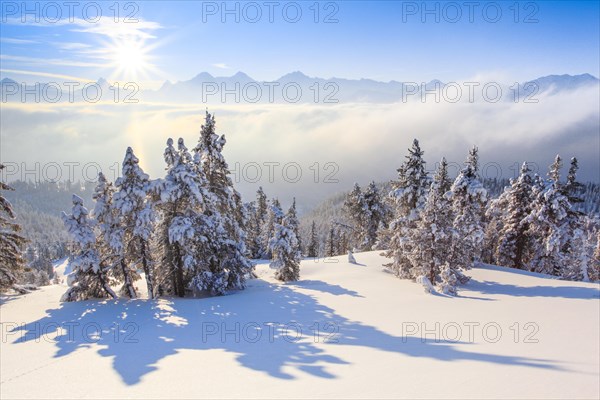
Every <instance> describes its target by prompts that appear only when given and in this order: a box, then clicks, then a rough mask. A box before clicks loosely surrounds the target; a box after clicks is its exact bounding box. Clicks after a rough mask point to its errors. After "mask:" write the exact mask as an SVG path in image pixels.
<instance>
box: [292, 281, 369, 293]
mask: <svg viewBox="0 0 600 400" xmlns="http://www.w3.org/2000/svg"><path fill="white" fill-rule="evenodd" d="M288 286H292V287H299V288H301V289H307V290H316V291H319V292H323V293H329V294H332V295H334V296H342V295H347V296H352V297H363V296H361V295H360V294H358V292H356V291H354V290H350V289H346V288H344V287H342V286H340V285H332V284H329V283H326V282H323V281H319V280H313V279H307V280H301V281H298V282H294V283H291V284H288Z"/></svg>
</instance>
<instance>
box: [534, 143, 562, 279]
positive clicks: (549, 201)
mask: <svg viewBox="0 0 600 400" xmlns="http://www.w3.org/2000/svg"><path fill="white" fill-rule="evenodd" d="M561 168H562V159H561V158H560V156H558V155H557V156H556V158H555V160H554V163H553V164H552V165H551V166H550V171H549V173H548V175H549V177H550V185H549V186H548V187H547V188H546V190H543V191H540V192H539V193H538V194H537V198H536V202H535V204H534V207H533V210H532V212H531V214H530V216H529V217H528V219H527V222H528V223H529V224H530V234H531V235H532V236H533V237H534V238H536V239H537V240H538V241H539V242H540V244H539V245H538V246H537V251H536V252H535V253H534V254H533V257H532V258H531V261H530V266H529V269H530V270H532V271H535V272H541V273H545V274H552V275H556V276H561V275H562V272H563V271H562V270H563V266H564V265H565V262H566V257H565V253H564V246H565V242H566V233H567V232H568V230H569V229H568V225H569V218H568V215H569V210H570V208H571V205H570V203H569V200H568V198H567V196H566V195H565V191H564V187H563V184H562V183H561V182H560V169H561Z"/></svg>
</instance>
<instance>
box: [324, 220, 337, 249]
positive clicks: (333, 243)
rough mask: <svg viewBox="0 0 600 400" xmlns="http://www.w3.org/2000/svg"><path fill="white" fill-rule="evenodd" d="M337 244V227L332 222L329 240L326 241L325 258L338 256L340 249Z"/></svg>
mask: <svg viewBox="0 0 600 400" xmlns="http://www.w3.org/2000/svg"><path fill="white" fill-rule="evenodd" d="M337 242H338V241H337V237H336V231H335V226H334V225H333V222H332V223H331V226H330V228H329V233H328V235H327V240H326V241H325V257H334V256H335V255H336V251H337V247H338V243H337Z"/></svg>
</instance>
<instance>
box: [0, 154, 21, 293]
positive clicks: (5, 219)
mask: <svg viewBox="0 0 600 400" xmlns="http://www.w3.org/2000/svg"><path fill="white" fill-rule="evenodd" d="M4 168H5V167H4V165H2V164H0V171H2V169H4ZM4 190H13V189H12V188H11V187H10V186H8V185H7V184H5V183H4V182H0V290H4V289H7V288H9V287H11V286H12V285H14V284H15V283H16V282H17V280H18V279H19V276H20V274H21V273H22V271H23V268H24V267H25V260H24V259H23V256H22V249H23V247H24V246H25V244H26V242H27V241H26V239H25V238H24V237H23V236H21V234H20V233H19V232H20V230H21V227H20V226H19V224H17V223H15V222H14V219H15V213H14V211H13V208H12V205H11V204H10V202H9V201H8V200H6V198H5V197H4V196H3V195H2V191H4Z"/></svg>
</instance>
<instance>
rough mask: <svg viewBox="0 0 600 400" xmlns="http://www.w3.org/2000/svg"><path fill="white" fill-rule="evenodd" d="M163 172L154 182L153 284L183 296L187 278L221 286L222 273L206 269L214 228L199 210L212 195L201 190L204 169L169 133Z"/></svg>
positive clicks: (207, 216) (204, 181)
mask: <svg viewBox="0 0 600 400" xmlns="http://www.w3.org/2000/svg"><path fill="white" fill-rule="evenodd" d="M165 161H166V163H167V175H166V176H165V178H163V179H161V180H160V181H158V182H157V184H156V189H155V190H156V191H157V193H158V199H157V208H158V210H159V212H160V219H159V223H158V226H157V231H158V237H157V241H158V244H159V265H160V266H161V268H160V271H159V274H158V275H159V276H157V277H156V278H157V279H156V281H157V284H158V285H160V288H159V289H158V291H159V292H162V293H165V292H166V293H172V294H174V295H176V296H180V297H183V296H184V295H185V289H186V287H187V286H189V284H190V282H191V281H192V279H193V278H195V277H199V279H198V280H197V281H198V282H196V284H201V285H202V287H208V288H209V289H212V288H213V287H214V286H217V287H219V288H221V287H223V285H224V283H223V276H221V275H217V276H213V274H212V271H210V267H211V266H212V265H211V264H214V259H211V256H212V257H214V256H215V254H214V253H213V252H212V249H211V248H210V247H209V243H210V241H212V240H213V238H214V235H215V234H216V232H215V230H216V229H217V227H215V224H214V221H213V220H212V218H211V217H210V216H209V215H206V214H205V213H204V209H205V208H209V207H208V204H209V202H210V201H212V195H211V194H210V193H209V192H208V190H206V187H207V184H206V179H205V177H204V175H203V174H202V173H201V171H199V170H198V168H196V165H195V164H194V162H193V160H192V158H191V155H190V153H189V152H188V150H187V148H186V147H185V144H184V142H183V139H179V141H178V148H177V149H175V148H174V146H173V139H169V140H168V141H167V148H166V150H165Z"/></svg>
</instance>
